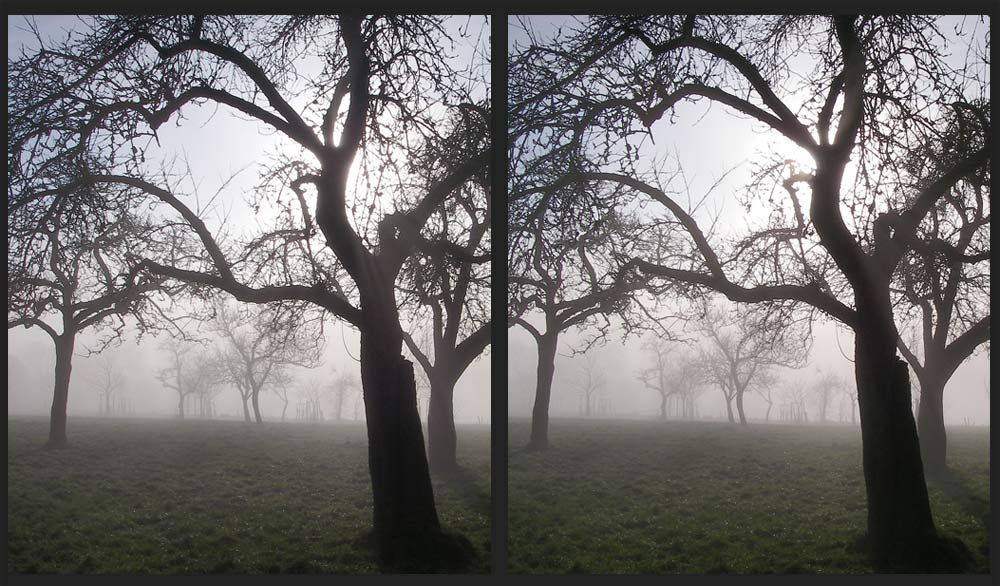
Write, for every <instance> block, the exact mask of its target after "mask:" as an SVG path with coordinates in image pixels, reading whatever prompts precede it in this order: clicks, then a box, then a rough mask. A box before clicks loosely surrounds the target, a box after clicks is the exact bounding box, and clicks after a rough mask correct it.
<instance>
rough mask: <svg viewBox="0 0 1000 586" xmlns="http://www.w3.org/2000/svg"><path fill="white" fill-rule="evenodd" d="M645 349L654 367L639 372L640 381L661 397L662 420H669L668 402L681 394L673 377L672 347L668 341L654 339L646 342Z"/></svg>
mask: <svg viewBox="0 0 1000 586" xmlns="http://www.w3.org/2000/svg"><path fill="white" fill-rule="evenodd" d="M644 347H645V349H646V350H647V351H648V352H649V354H650V356H651V357H652V359H653V365H652V366H651V367H649V368H646V369H644V370H642V371H640V372H639V380H640V381H642V384H643V385H645V387H646V388H648V389H652V390H654V391H656V392H657V394H659V395H660V419H666V418H667V400H668V399H670V397H671V396H673V395H675V394H677V393H678V392H679V388H678V386H677V385H676V382H677V381H676V380H674V377H673V376H672V374H673V373H672V372H671V365H672V361H671V360H670V358H671V357H670V354H671V351H670V346H668V344H667V341H666V340H662V339H660V338H653V339H650V340H648V341H647V342H646V344H645V345H644Z"/></svg>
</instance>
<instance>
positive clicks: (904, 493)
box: [855, 303, 937, 571]
mask: <svg viewBox="0 0 1000 586" xmlns="http://www.w3.org/2000/svg"><path fill="white" fill-rule="evenodd" d="M883 323H884V321H883V320H879V319H875V318H873V317H872V316H870V315H866V311H865V307H864V305H862V304H860V303H859V305H858V327H857V330H856V332H855V368H856V371H855V372H856V377H857V384H858V396H859V402H860V407H861V409H860V412H861V435H862V445H863V448H862V449H863V460H864V474H865V488H866V492H867V500H868V547H869V549H870V552H871V554H872V556H873V561H874V562H875V564H876V566H878V567H879V568H889V569H901V570H907V571H914V570H920V569H925V568H926V567H927V564H928V563H931V560H933V559H934V558H935V555H934V554H935V551H934V547H935V545H936V544H937V539H936V531H935V528H934V521H933V518H932V516H931V509H930V502H929V500H928V498H927V485H926V482H925V480H924V472H923V466H922V464H921V460H920V444H919V441H918V439H917V429H916V424H915V423H914V421H913V413H912V411H911V410H910V380H909V372H908V370H907V367H906V363H904V362H903V361H902V360H900V359H899V358H897V357H896V345H895V338H894V335H893V334H891V333H890V332H885V331H883V330H885V329H886V328H884V327H880V325H881V324H883Z"/></svg>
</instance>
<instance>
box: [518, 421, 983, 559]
mask: <svg viewBox="0 0 1000 586" xmlns="http://www.w3.org/2000/svg"><path fill="white" fill-rule="evenodd" d="M528 434H529V424H528V422H527V421H524V420H520V421H513V422H512V423H511V425H510V452H509V458H510V473H509V500H510V516H509V521H508V522H509V528H510V540H509V543H510V549H509V564H510V571H511V572H512V573H573V574H576V573H581V574H609V573H610V574H615V573H640V574H706V573H739V574H746V573H751V574H762V573H763V574H766V573H791V574H799V573H808V574H813V573H817V574H857V573H870V572H872V571H873V569H872V567H871V566H870V565H869V564H868V563H867V561H866V558H865V556H864V554H863V553H862V552H860V551H858V547H857V545H856V544H857V543H858V539H859V538H860V537H861V536H862V534H863V533H864V530H865V520H866V509H865V498H864V479H863V476H862V469H861V437H860V431H858V430H856V429H854V428H849V427H847V426H808V427H806V426H787V425H751V426H749V427H748V428H740V427H738V426H729V425H727V424H725V423H710V422H681V421H668V422H655V421H649V422H623V421H593V420H592V421H581V420H554V421H553V422H552V424H551V430H550V440H551V444H552V445H551V447H550V449H549V450H548V451H545V452H541V453H536V452H527V451H525V450H524V448H523V446H525V445H526V444H527V441H528ZM948 449H949V461H950V463H951V465H952V467H953V469H954V471H955V472H954V475H953V477H952V478H951V479H949V480H947V481H934V482H931V483H930V485H929V490H930V495H931V506H932V508H933V513H934V518H935V521H936V523H937V527H938V529H939V531H940V532H941V533H942V534H943V535H946V536H950V537H955V538H958V539H961V540H962V541H963V542H964V543H965V544H966V545H967V546H968V548H969V550H970V551H971V554H972V556H971V557H972V559H970V560H969V561H968V567H967V568H966V571H968V572H972V573H988V572H989V533H988V532H989V519H990V504H989V431H988V430H987V429H982V428H980V429H972V428H957V429H951V430H949V444H948Z"/></svg>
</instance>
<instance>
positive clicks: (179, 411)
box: [177, 393, 185, 419]
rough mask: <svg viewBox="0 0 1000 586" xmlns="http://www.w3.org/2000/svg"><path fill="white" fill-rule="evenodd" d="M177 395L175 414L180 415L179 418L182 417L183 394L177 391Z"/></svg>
mask: <svg viewBox="0 0 1000 586" xmlns="http://www.w3.org/2000/svg"><path fill="white" fill-rule="evenodd" d="M177 397H178V399H177V414H178V415H179V416H180V418H181V419H184V397H185V396H184V395H183V394H181V393H177Z"/></svg>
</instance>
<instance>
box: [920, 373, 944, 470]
mask: <svg viewBox="0 0 1000 586" xmlns="http://www.w3.org/2000/svg"><path fill="white" fill-rule="evenodd" d="M917 430H918V433H919V435H920V455H921V457H922V459H923V463H924V470H925V471H926V472H927V475H928V476H932V475H939V474H941V473H943V472H945V471H946V470H947V467H948V463H947V457H946V456H947V447H948V437H947V435H946V432H945V428H944V380H943V379H941V378H939V377H935V376H933V375H930V376H927V377H926V378H925V379H924V380H922V381H921V382H920V406H919V407H918V410H917Z"/></svg>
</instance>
